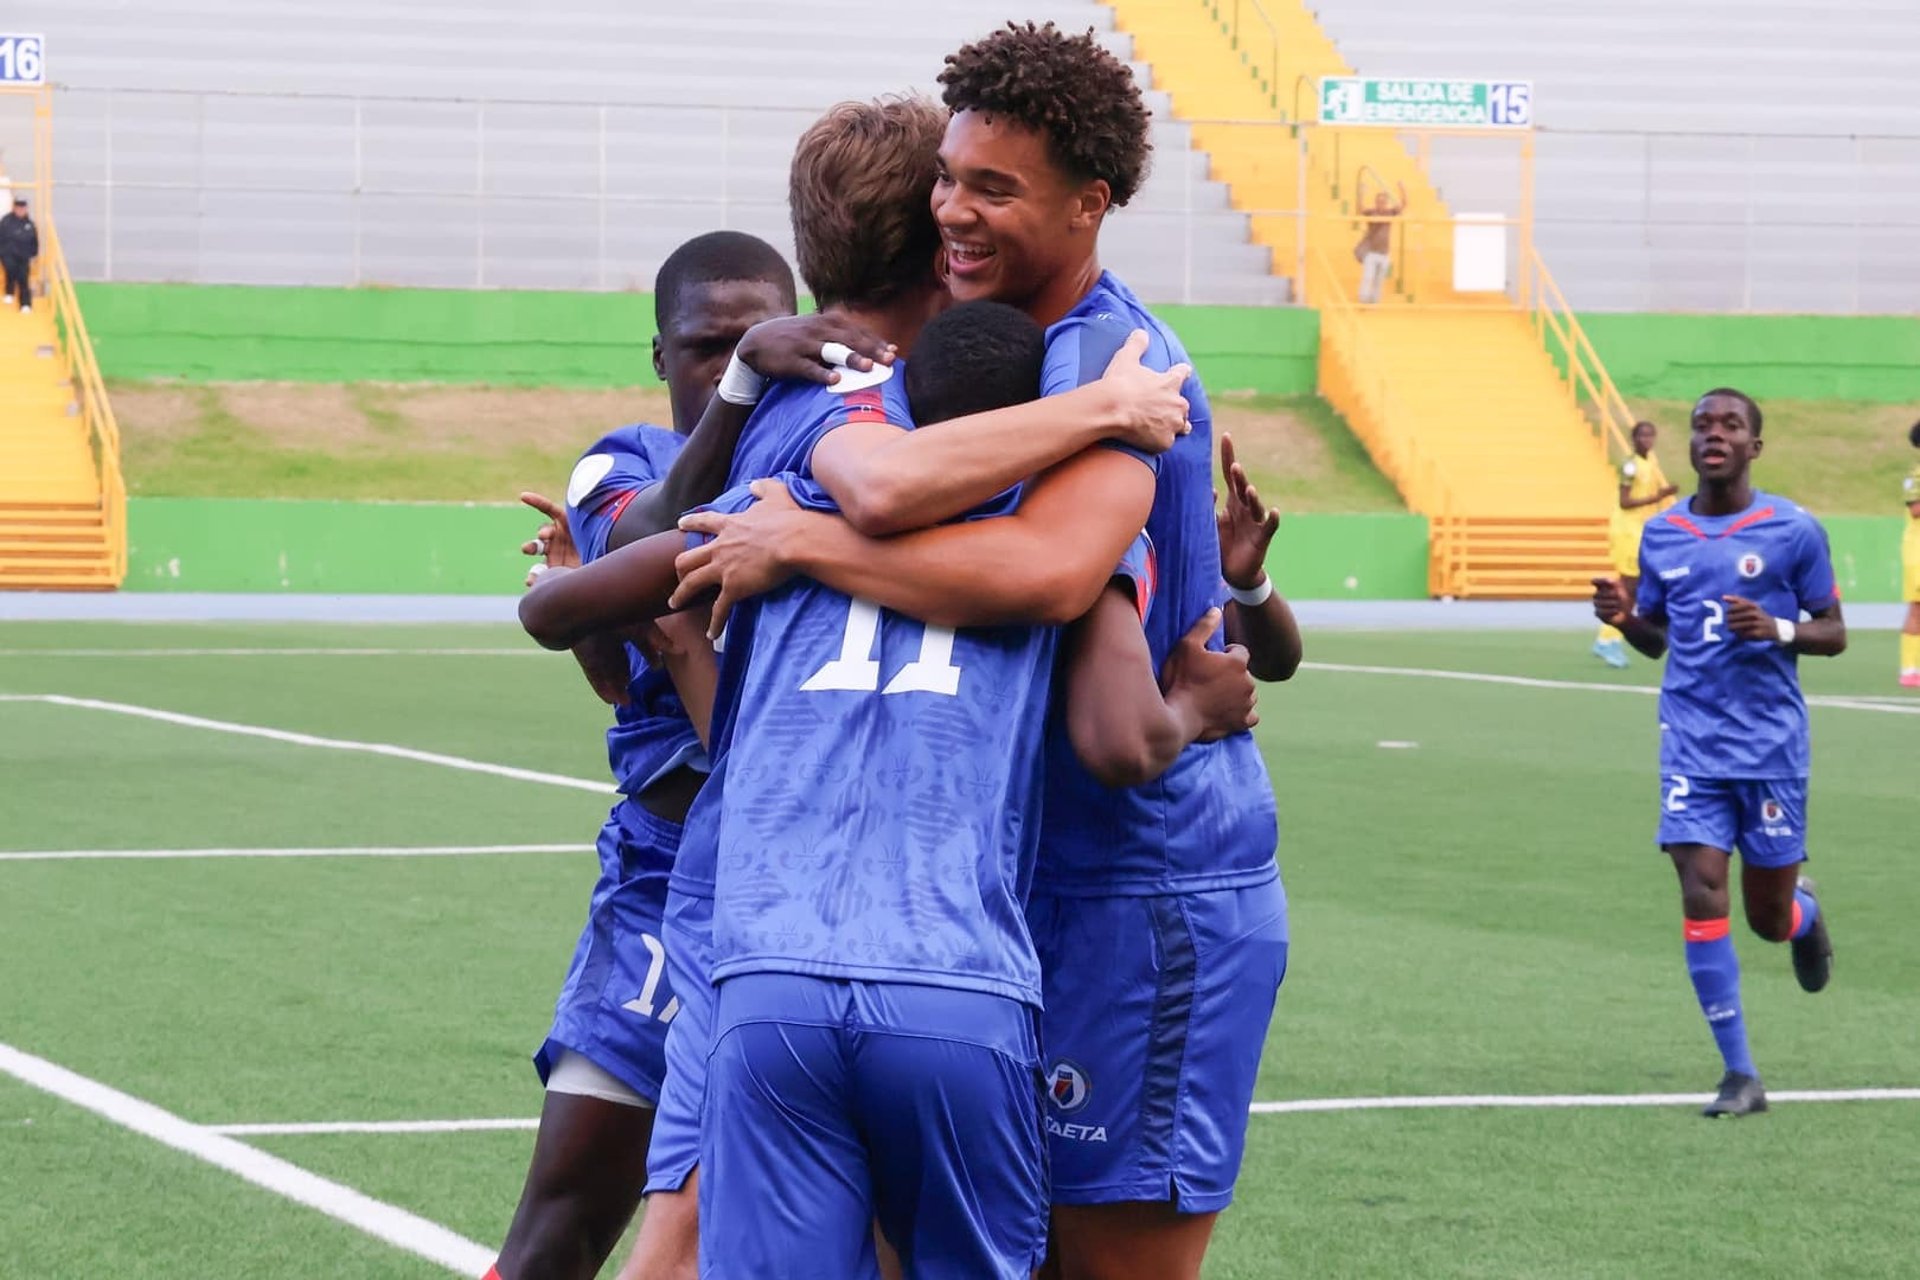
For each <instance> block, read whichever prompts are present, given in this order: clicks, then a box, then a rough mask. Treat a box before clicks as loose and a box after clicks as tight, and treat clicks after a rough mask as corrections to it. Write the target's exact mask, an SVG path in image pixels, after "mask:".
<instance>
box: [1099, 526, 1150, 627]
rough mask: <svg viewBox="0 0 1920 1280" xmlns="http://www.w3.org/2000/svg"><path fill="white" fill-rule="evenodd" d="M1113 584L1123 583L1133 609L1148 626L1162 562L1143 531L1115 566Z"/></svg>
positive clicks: (1142, 622) (1141, 621)
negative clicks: (1131, 599)
mask: <svg viewBox="0 0 1920 1280" xmlns="http://www.w3.org/2000/svg"><path fill="white" fill-rule="evenodd" d="M1109 581H1112V582H1118V583H1122V584H1123V585H1125V586H1126V587H1127V589H1128V590H1129V591H1130V592H1131V593H1132V595H1133V607H1134V608H1135V609H1136V610H1138V611H1139V614H1140V623H1141V625H1142V626H1144V625H1146V621H1147V617H1148V615H1149V614H1151V613H1152V612H1153V598H1154V593H1155V592H1156V591H1157V590H1158V588H1159V585H1160V562H1159V559H1158V557H1157V556H1155V555H1154V551H1153V539H1151V538H1149V537H1148V536H1147V534H1146V531H1145V530H1144V529H1143V530H1141V531H1140V533H1139V534H1138V535H1137V536H1136V537H1135V538H1134V540H1133V543H1132V545H1131V546H1129V547H1128V548H1127V551H1126V554H1125V555H1123V556H1121V557H1120V563H1119V564H1117V565H1115V566H1114V570H1113V577H1112V578H1111V579H1109Z"/></svg>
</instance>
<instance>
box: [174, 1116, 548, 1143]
mask: <svg viewBox="0 0 1920 1280" xmlns="http://www.w3.org/2000/svg"><path fill="white" fill-rule="evenodd" d="M539 1127H540V1121H539V1119H538V1118H535V1117H529V1118H527V1119H525V1120H511V1119H509V1120H319V1121H315V1122H313V1123H310V1124H213V1125H208V1126H207V1132H209V1133H224V1134H227V1135H229V1136H230V1137H235V1138H264V1137H272V1136H275V1135H281V1134H284V1135H292V1136H300V1137H305V1136H308V1135H312V1134H324V1133H498V1132H501V1131H512V1130H522V1129H524V1130H526V1131H527V1132H529V1133H530V1132H532V1131H533V1130H535V1129H538V1128H539Z"/></svg>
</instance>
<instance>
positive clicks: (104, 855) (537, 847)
mask: <svg viewBox="0 0 1920 1280" xmlns="http://www.w3.org/2000/svg"><path fill="white" fill-rule="evenodd" d="M592 851H593V846H592V845H589V844H441V845H365V846H359V847H352V848H337V849H325V848H315V849H31V850H29V849H21V850H0V862H87V861H94V860H112V859H122V860H128V859H131V860H142V859H164V858H460V857H468V856H477V855H483V854H493V853H502V854H505V853H591V852H592Z"/></svg>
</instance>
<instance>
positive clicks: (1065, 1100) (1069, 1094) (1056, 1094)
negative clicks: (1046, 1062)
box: [1047, 1058, 1093, 1111]
mask: <svg viewBox="0 0 1920 1280" xmlns="http://www.w3.org/2000/svg"><path fill="white" fill-rule="evenodd" d="M1092 1094H1093V1085H1092V1084H1091V1083H1090V1082H1089V1081H1088V1080H1087V1073H1086V1072H1085V1071H1083V1070H1081V1068H1080V1067H1079V1066H1077V1065H1076V1064H1074V1063H1071V1062H1068V1061H1067V1060H1066V1059H1065V1058H1056V1059H1054V1063H1053V1068H1052V1070H1050V1071H1048V1072H1047V1098H1048V1100H1049V1101H1051V1102H1052V1103H1053V1105H1054V1106H1055V1107H1057V1108H1058V1109H1059V1110H1061V1111H1078V1110H1079V1109H1080V1108H1082V1107H1084V1106H1086V1105H1087V1099H1088V1098H1089V1097H1090V1096H1092Z"/></svg>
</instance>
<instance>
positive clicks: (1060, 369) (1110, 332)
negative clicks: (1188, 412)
mask: <svg viewBox="0 0 1920 1280" xmlns="http://www.w3.org/2000/svg"><path fill="white" fill-rule="evenodd" d="M1132 332H1133V330H1131V329H1130V328H1128V327H1127V326H1126V325H1124V324H1122V323H1120V322H1119V321H1118V320H1114V319H1111V318H1106V317H1103V318H1099V319H1079V320H1070V321H1067V322H1065V323H1062V324H1060V325H1057V326H1055V327H1054V329H1053V330H1052V331H1051V332H1050V333H1049V334H1048V335H1047V359H1046V363H1045V364H1043V365H1042V366H1041V368H1040V394H1041V395H1042V396H1057V395H1059V394H1060V393H1061V392H1063V391H1072V390H1073V389H1074V388H1075V387H1084V386H1085V385H1087V383H1089V382H1097V381H1099V380H1100V377H1101V375H1102V374H1104V373H1106V371H1107V366H1108V365H1109V364H1111V363H1112V362H1113V357H1114V353H1115V352H1117V351H1119V350H1120V348H1121V347H1122V346H1123V345H1125V343H1126V341H1127V335H1128V334H1130V333H1132ZM1146 362H1147V364H1148V366H1149V367H1152V368H1159V369H1162V370H1164V369H1165V368H1166V367H1167V363H1166V362H1165V361H1163V360H1156V359H1154V352H1153V350H1152V349H1151V348H1149V349H1148V353H1147V361H1146ZM1103 443H1104V445H1105V447H1106V448H1109V449H1117V450H1118V451H1120V452H1121V453H1124V454H1127V455H1128V456H1130V457H1134V458H1138V459H1140V461H1141V462H1143V463H1145V464H1146V465H1147V466H1148V467H1149V468H1150V469H1151V470H1152V471H1153V473H1154V474H1155V475H1159V474H1160V459H1159V458H1158V457H1157V456H1156V455H1154V454H1150V453H1143V452H1141V451H1140V450H1138V449H1135V448H1133V447H1132V446H1130V445H1124V444H1121V443H1120V442H1119V441H1117V440H1108V441H1105V442H1103Z"/></svg>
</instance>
